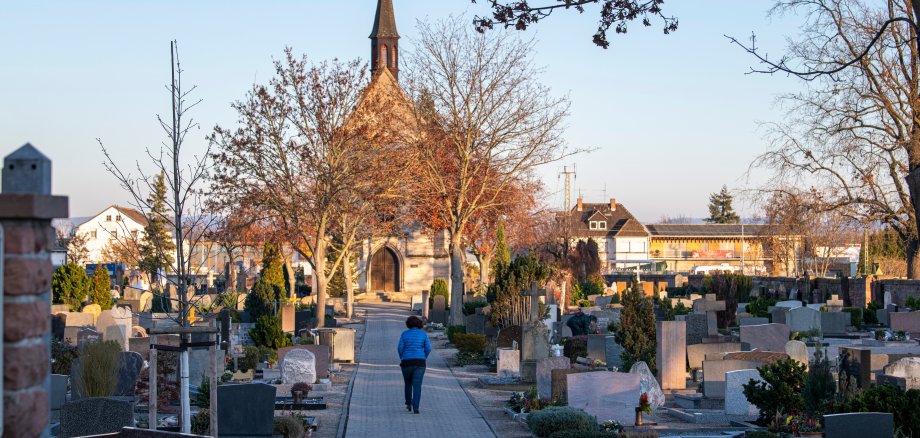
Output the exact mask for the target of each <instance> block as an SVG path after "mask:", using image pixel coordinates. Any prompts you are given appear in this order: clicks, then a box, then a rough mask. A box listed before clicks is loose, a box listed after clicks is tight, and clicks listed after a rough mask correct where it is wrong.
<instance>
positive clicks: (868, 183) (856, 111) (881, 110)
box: [731, 0, 920, 279]
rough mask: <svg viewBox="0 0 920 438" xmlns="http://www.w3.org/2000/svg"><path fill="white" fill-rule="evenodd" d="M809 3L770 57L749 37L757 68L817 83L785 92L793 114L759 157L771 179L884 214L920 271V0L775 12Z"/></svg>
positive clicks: (915, 274) (833, 203)
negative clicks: (790, 36)
mask: <svg viewBox="0 0 920 438" xmlns="http://www.w3.org/2000/svg"><path fill="white" fill-rule="evenodd" d="M790 11H791V12H800V13H802V14H803V15H804V16H805V17H807V18H806V20H807V21H806V23H805V24H804V25H803V27H802V35H801V37H800V38H799V39H798V40H794V41H792V42H791V43H790V46H789V49H788V52H789V53H788V54H787V55H785V56H783V57H781V58H779V59H777V60H775V61H774V60H770V59H769V58H768V57H767V56H766V55H764V54H762V53H761V52H760V51H759V50H758V48H757V46H756V39H755V38H754V37H752V38H751V44H750V45H745V44H742V43H741V42H739V41H738V40H736V39H734V38H731V41H732V42H734V43H735V44H738V45H740V46H742V47H743V48H744V49H745V50H746V51H747V52H749V53H751V54H753V55H754V56H755V57H756V59H757V60H758V61H759V62H761V63H762V65H763V68H758V69H752V71H754V72H764V73H787V74H792V75H796V76H799V77H801V78H803V79H806V80H808V81H810V82H809V84H808V87H807V88H806V90H805V91H802V92H799V93H794V94H790V95H787V96H784V97H783V99H782V101H783V103H784V104H786V105H787V108H788V109H789V112H788V114H789V117H788V119H787V120H786V121H785V122H782V123H775V124H772V125H770V132H771V134H772V140H773V146H772V148H771V150H770V151H768V152H767V153H765V154H764V155H762V156H760V157H759V158H758V159H757V161H756V162H755V165H758V166H763V167H765V168H769V169H772V170H774V171H775V173H774V178H773V179H772V180H771V181H770V182H769V184H768V186H767V187H766V189H768V190H769V189H770V187H771V186H772V187H788V186H800V187H801V186H805V187H807V186H812V185H814V186H815V187H816V188H817V189H818V190H819V191H820V192H821V193H823V194H824V195H825V200H826V202H827V206H828V207H829V208H841V209H843V208H846V209H851V210H852V211H849V212H848V214H851V215H853V216H854V218H855V219H857V220H858V221H859V222H861V223H863V224H869V223H873V222H880V223H883V224H885V225H887V226H889V227H891V228H892V229H893V230H895V231H896V232H897V233H898V235H899V236H900V237H901V238H902V239H903V240H904V241H905V242H906V244H907V262H908V263H907V264H908V269H907V275H908V277H910V278H913V279H920V235H918V229H917V217H918V215H920V172H918V169H920V44H918V32H917V22H918V18H920V0H888V1H886V2H882V4H879V5H875V4H867V3H866V2H864V1H862V0H783V1H780V2H778V3H777V5H776V7H775V8H774V9H773V12H774V13H785V12H790Z"/></svg>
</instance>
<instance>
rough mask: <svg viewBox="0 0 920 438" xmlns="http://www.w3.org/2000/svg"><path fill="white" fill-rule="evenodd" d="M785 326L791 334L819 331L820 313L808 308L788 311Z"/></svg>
mask: <svg viewBox="0 0 920 438" xmlns="http://www.w3.org/2000/svg"><path fill="white" fill-rule="evenodd" d="M786 325H788V326H789V330H790V331H793V332H807V331H809V330H821V312H819V311H817V310H815V309H812V308H810V307H797V308H795V309H792V310H790V311H789V315H788V319H787V320H786Z"/></svg>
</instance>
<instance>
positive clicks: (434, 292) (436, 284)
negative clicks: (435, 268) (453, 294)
mask: <svg viewBox="0 0 920 438" xmlns="http://www.w3.org/2000/svg"><path fill="white" fill-rule="evenodd" d="M438 295H441V296H442V297H444V305H445V306H447V308H450V291H449V290H448V289H447V280H445V279H443V278H435V279H434V281H432V282H431V290H430V291H429V294H428V300H429V301H428V306H429V307H430V306H432V305H434V297H436V296H438Z"/></svg>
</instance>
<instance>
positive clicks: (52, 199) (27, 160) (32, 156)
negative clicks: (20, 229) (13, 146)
mask: <svg viewBox="0 0 920 438" xmlns="http://www.w3.org/2000/svg"><path fill="white" fill-rule="evenodd" d="M0 178H2V183H3V187H2V191H0V219H54V218H63V217H67V213H68V199H67V197H66V196H52V195H51V160H49V159H48V157H46V156H45V155H44V154H42V153H41V152H39V151H38V149H36V148H35V147H34V146H32V145H31V144H29V143H26V144H25V145H23V146H22V147H21V148H19V149H17V150H16V151H15V152H13V153H12V154H9V155H7V156H6V157H5V158H4V159H3V170H2V177H0Z"/></svg>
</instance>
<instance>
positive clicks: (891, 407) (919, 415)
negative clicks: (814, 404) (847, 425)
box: [835, 385, 920, 436]
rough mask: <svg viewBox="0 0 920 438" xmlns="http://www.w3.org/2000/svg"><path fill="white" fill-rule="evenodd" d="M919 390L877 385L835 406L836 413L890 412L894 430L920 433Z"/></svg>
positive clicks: (912, 434) (911, 434)
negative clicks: (892, 417)
mask: <svg viewBox="0 0 920 438" xmlns="http://www.w3.org/2000/svg"><path fill="white" fill-rule="evenodd" d="M917 406H920V390H918V389H911V390H908V391H904V390H903V389H901V388H900V387H897V386H892V385H878V386H873V387H871V388H869V389H866V390H863V391H862V392H860V393H859V395H857V396H856V397H854V398H853V399H852V400H849V401H845V402H841V403H839V404H837V405H836V406H835V410H836V411H837V413H847V412H890V413H892V414H894V427H895V430H900V431H901V433H902V434H903V436H917V435H918V434H920V411H918V410H917Z"/></svg>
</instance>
